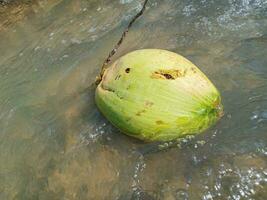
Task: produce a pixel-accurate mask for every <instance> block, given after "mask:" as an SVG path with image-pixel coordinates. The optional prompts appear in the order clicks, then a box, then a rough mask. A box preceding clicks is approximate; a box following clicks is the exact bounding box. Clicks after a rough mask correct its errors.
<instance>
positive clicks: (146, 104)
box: [145, 101, 154, 107]
mask: <svg viewBox="0 0 267 200" xmlns="http://www.w3.org/2000/svg"><path fill="white" fill-rule="evenodd" d="M153 105H154V103H153V102H151V101H145V106H146V107H151V106H153Z"/></svg>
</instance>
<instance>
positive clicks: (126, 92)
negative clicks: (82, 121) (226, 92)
mask: <svg viewBox="0 0 267 200" xmlns="http://www.w3.org/2000/svg"><path fill="white" fill-rule="evenodd" d="M95 100H96V104H97V106H98V108H99V110H100V111H101V112H102V113H103V115H104V116H105V117H106V118H107V119H108V120H109V121H110V122H111V123H112V124H113V125H114V126H116V127H117V128H119V129H120V130H121V131H122V132H123V133H125V134H127V135H130V136H133V137H135V138H139V139H141V140H145V141H169V140H173V139H176V138H180V137H183V136H185V135H188V134H197V133H201V132H202V131H204V130H206V129H207V128H209V127H210V126H211V125H212V124H214V123H215V122H216V121H217V120H218V119H219V118H220V117H221V116H222V113H223V111H222V105H221V97H220V94H219V92H218V90H217V89H216V88H215V86H214V85H213V84H212V83H211V82H210V80H209V79H208V78H207V77H206V76H205V75H204V74H203V73H202V72H201V71H200V70H199V69H198V68H197V67H196V66H195V65H194V64H193V63H191V62H190V61H189V60H187V59H186V58H184V57H182V56H180V55H178V54H176V53H173V52H170V51H166V50H160V49H143V50H137V51H133V52H131V53H128V54H126V55H124V56H122V57H121V58H119V59H118V60H116V61H115V62H114V63H113V64H112V65H111V66H110V67H109V68H107V69H106V70H105V72H104V74H103V77H102V80H101V82H100V83H99V84H98V86H97V88H96V93H95Z"/></svg>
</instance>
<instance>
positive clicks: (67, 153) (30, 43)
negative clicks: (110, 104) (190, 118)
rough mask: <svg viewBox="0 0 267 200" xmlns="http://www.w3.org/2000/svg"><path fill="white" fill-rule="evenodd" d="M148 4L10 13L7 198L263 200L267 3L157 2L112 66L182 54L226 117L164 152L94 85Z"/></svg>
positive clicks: (6, 29)
mask: <svg viewBox="0 0 267 200" xmlns="http://www.w3.org/2000/svg"><path fill="white" fill-rule="evenodd" d="M141 5H142V1H141V0H100V1H98V0H90V1H86V0H56V1H52V0H47V1H44V0H39V1H33V2H31V1H30V2H26V1H25V2H24V1H21V2H20V3H18V2H15V3H14V2H13V3H11V4H9V5H5V6H1V9H0V11H1V12H0V16H1V22H0V38H1V40H0V47H1V49H0V51H1V53H0V199H4V200H5V199H25V200H30V199H107V200H110V199H117V200H127V199H129V200H134V199H145V200H149V199H160V200H187V199H188V200H192V199H193V200H195V199H196V200H198V199H202V200H211V199H222V200H225V199H227V200H232V199H234V200H239V199H251V200H252V199H255V200H265V199H266V196H267V157H266V156H267V139H266V136H267V135H266V134H267V56H266V55H267V1H266V0H225V1H219V0H201V1H199V0H189V1H188V0H181V1H176V0H150V1H149V3H148V6H147V9H146V11H145V13H144V14H143V15H142V17H141V18H140V19H139V20H138V21H137V22H136V23H135V24H134V26H133V27H132V29H131V30H130V32H129V33H128V35H127V37H126V39H125V41H124V42H123V44H122V46H121V47H120V48H119V50H118V52H117V54H116V55H115V56H114V58H113V59H116V58H118V57H119V56H121V55H123V54H125V53H127V52H129V51H132V50H136V49H141V48H163V49H167V50H171V51H174V52H177V53H179V54H181V55H183V56H185V57H187V58H188V59H190V60H191V61H193V62H194V63H195V64H196V65H197V66H199V68H200V69H201V70H202V71H203V72H205V73H206V74H207V76H208V77H209V78H210V79H211V80H212V82H213V83H214V84H215V85H216V87H217V88H218V89H219V90H220V91H221V94H222V98H223V104H224V107H225V116H224V117H223V119H222V120H220V122H219V123H217V124H216V125H215V126H214V127H212V128H211V129H210V130H208V131H206V132H205V133H204V134H202V135H200V136H198V137H196V138H195V139H193V140H191V141H189V142H186V141H184V142H183V143H182V145H178V146H179V147H173V148H168V149H166V150H161V151H160V150H159V148H158V145H157V144H144V143H142V142H140V141H138V140H135V139H132V138H130V137H127V136H125V135H122V134H121V133H120V132H119V131H118V130H117V129H116V128H114V127H113V126H111V125H110V123H109V122H107V121H106V120H105V119H104V117H103V116H102V115H101V114H100V113H99V111H98V110H97V108H96V106H95V104H94V88H92V87H90V85H92V83H93V82H94V80H95V77H96V76H97V75H98V73H99V71H100V66H101V65H102V63H103V61H104V59H105V58H106V56H107V54H108V53H109V51H110V50H111V49H112V48H113V46H114V44H115V43H116V42H117V40H118V39H119V38H120V35H121V33H122V31H123V30H124V28H125V27H126V26H127V23H128V22H129V20H130V19H131V17H132V16H133V15H134V14H135V13H136V12H138V10H140V9H141ZM162 145H164V144H161V146H162ZM166 145H168V144H166Z"/></svg>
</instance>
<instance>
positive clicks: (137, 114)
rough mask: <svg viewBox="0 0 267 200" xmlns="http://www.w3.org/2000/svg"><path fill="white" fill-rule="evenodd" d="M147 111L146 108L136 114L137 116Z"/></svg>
mask: <svg viewBox="0 0 267 200" xmlns="http://www.w3.org/2000/svg"><path fill="white" fill-rule="evenodd" d="M145 112H146V110H145V109H144V110H140V111H138V112H137V113H136V114H135V115H136V116H141V115H142V114H143V113H145Z"/></svg>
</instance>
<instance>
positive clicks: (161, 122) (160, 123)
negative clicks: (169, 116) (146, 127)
mask: <svg viewBox="0 0 267 200" xmlns="http://www.w3.org/2000/svg"><path fill="white" fill-rule="evenodd" d="M156 124H158V125H162V124H165V123H164V122H163V121H161V120H158V121H156Z"/></svg>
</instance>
